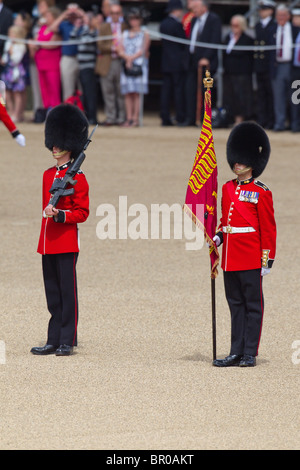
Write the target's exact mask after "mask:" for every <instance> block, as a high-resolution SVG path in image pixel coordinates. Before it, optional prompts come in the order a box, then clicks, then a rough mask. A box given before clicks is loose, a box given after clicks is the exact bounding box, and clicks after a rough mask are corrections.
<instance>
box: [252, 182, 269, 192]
mask: <svg viewBox="0 0 300 470" xmlns="http://www.w3.org/2000/svg"><path fill="white" fill-rule="evenodd" d="M254 184H256V186H259V187H260V188H262V189H264V190H265V191H270V189H269V188H268V186H267V185H266V184H265V183H262V182H261V181H259V180H255V181H254Z"/></svg>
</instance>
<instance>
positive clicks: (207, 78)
mask: <svg viewBox="0 0 300 470" xmlns="http://www.w3.org/2000/svg"><path fill="white" fill-rule="evenodd" d="M203 85H204V87H205V88H207V89H210V88H212V87H213V86H214V79H213V78H211V76H210V71H209V70H206V72H205V78H203Z"/></svg>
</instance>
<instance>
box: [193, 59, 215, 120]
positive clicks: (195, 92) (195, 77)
mask: <svg viewBox="0 0 300 470" xmlns="http://www.w3.org/2000/svg"><path fill="white" fill-rule="evenodd" d="M205 71H206V68H205V67H202V80H201V83H202V101H201V120H202V119H203V114H204V95H205V91H206V89H205V88H204V86H203V78H205ZM198 73H199V72H198V68H197V67H195V66H194V65H191V64H190V66H189V69H188V72H187V77H186V85H185V93H186V120H187V122H188V124H189V125H190V126H193V125H195V123H196V117H197V96H198ZM214 75H215V71H212V72H211V76H212V77H214ZM216 102H217V87H216V85H215V83H214V86H213V88H211V107H212V108H214V107H215V106H216Z"/></svg>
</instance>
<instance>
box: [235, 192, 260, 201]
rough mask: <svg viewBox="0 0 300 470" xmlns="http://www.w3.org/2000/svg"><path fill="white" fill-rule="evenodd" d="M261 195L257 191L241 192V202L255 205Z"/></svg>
mask: <svg viewBox="0 0 300 470" xmlns="http://www.w3.org/2000/svg"><path fill="white" fill-rule="evenodd" d="M258 198H259V193H257V192H255V191H244V190H243V191H241V192H240V195H239V201H243V202H252V203H253V204H257V203H258Z"/></svg>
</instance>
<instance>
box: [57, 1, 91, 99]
mask: <svg viewBox="0 0 300 470" xmlns="http://www.w3.org/2000/svg"><path fill="white" fill-rule="evenodd" d="M82 15H84V12H83V10H81V8H79V6H78V5H77V3H69V4H68V5H67V8H66V9H65V10H64V11H63V12H62V14H61V15H60V16H59V17H58V18H57V19H56V21H55V22H54V23H53V25H52V27H51V30H52V31H53V32H56V33H59V34H60V35H61V37H62V40H63V41H68V40H70V35H71V32H72V30H73V28H74V24H75V22H76V20H77V19H78V18H81V17H82ZM60 75H61V85H62V99H63V101H65V100H66V99H68V98H69V97H70V96H72V95H73V94H74V93H75V91H76V88H77V85H78V80H79V65H78V60H77V45H74V44H65V45H63V46H62V56H61V60H60Z"/></svg>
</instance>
